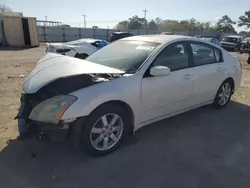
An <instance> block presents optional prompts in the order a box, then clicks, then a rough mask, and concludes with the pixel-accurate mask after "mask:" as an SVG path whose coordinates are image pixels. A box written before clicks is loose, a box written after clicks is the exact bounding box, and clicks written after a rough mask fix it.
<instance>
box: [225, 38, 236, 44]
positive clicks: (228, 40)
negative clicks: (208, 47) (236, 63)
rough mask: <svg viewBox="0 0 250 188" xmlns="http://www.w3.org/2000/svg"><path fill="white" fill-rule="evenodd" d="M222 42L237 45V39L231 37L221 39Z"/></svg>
mask: <svg viewBox="0 0 250 188" xmlns="http://www.w3.org/2000/svg"><path fill="white" fill-rule="evenodd" d="M223 41H224V42H232V43H237V42H238V38H233V37H225V38H224V39H223Z"/></svg>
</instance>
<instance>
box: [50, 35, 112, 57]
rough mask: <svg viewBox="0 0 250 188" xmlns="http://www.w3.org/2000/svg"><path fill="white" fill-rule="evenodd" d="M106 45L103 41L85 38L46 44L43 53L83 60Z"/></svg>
mask: <svg viewBox="0 0 250 188" xmlns="http://www.w3.org/2000/svg"><path fill="white" fill-rule="evenodd" d="M108 44H109V42H107V41H105V40H100V39H87V38H86V39H79V40H75V41H71V42H66V43H46V50H45V51H46V52H54V53H58V54H62V55H67V56H71V57H76V58H80V59H85V58H86V57H88V56H89V55H91V54H93V53H94V52H96V51H97V50H99V49H101V48H102V47H104V46H106V45H108Z"/></svg>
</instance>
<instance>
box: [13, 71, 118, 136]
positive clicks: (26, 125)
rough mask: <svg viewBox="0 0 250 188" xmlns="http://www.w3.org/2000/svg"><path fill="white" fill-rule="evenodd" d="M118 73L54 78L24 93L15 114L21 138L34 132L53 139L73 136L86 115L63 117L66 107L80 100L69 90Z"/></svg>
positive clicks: (83, 86)
mask: <svg viewBox="0 0 250 188" xmlns="http://www.w3.org/2000/svg"><path fill="white" fill-rule="evenodd" d="M117 77H118V75H111V74H82V75H74V76H70V77H65V78H59V79H57V80H55V81H52V82H51V83H49V84H47V85H46V86H43V87H42V88H40V89H39V90H38V91H37V92H36V93H23V94H22V95H21V98H20V103H21V105H20V108H19V112H18V114H17V116H16V119H18V130H19V134H20V139H25V138H29V137H32V136H36V137H37V138H39V139H44V138H49V139H52V140H59V139H60V140H61V139H67V138H70V136H71V134H72V132H75V131H76V130H73V129H79V127H78V128H77V126H81V125H82V123H83V122H84V120H85V117H79V118H72V119H67V120H61V117H62V115H63V113H64V112H65V111H66V110H67V108H68V107H69V106H70V105H71V104H73V103H74V102H76V101H77V98H76V97H74V96H71V95H69V93H71V92H73V91H76V90H79V89H82V88H86V87H88V86H91V85H94V84H97V83H100V82H104V81H109V80H111V79H115V78H117ZM79 131H80V130H78V132H79Z"/></svg>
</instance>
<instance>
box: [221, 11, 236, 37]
mask: <svg viewBox="0 0 250 188" xmlns="http://www.w3.org/2000/svg"><path fill="white" fill-rule="evenodd" d="M234 24H236V22H234V21H233V20H232V19H231V18H230V17H229V16H228V15H225V16H222V18H221V19H219V21H218V22H217V30H218V31H220V32H223V33H237V32H236V31H235V29H234V27H233V25H234Z"/></svg>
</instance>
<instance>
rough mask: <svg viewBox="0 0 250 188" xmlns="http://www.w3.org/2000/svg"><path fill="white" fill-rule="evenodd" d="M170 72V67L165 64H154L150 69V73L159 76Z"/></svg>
mask: <svg viewBox="0 0 250 188" xmlns="http://www.w3.org/2000/svg"><path fill="white" fill-rule="evenodd" d="M169 74H170V69H169V68H168V67H165V66H154V67H152V68H151V69H150V75H151V76H155V77H159V76H167V75H169Z"/></svg>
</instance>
